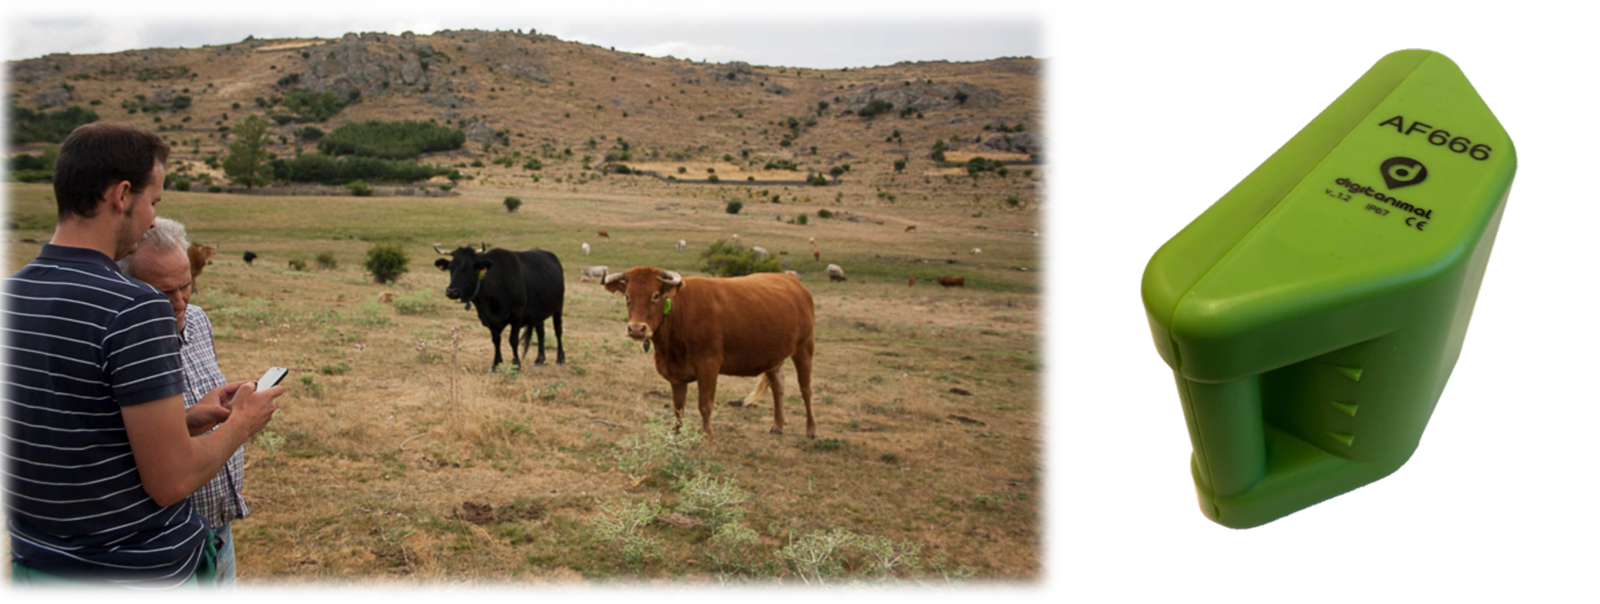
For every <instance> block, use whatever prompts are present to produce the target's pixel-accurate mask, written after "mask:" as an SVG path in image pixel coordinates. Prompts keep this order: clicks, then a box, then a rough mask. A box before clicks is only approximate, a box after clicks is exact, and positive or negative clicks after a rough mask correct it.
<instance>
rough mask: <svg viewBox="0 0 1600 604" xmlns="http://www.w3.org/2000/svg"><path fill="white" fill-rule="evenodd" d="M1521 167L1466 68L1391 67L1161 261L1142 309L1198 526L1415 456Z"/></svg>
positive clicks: (1406, 54) (1270, 507)
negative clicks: (1172, 406)
mask: <svg viewBox="0 0 1600 604" xmlns="http://www.w3.org/2000/svg"><path fill="white" fill-rule="evenodd" d="M1516 169H1517V156H1516V152H1515V150H1514V149H1513V148H1512V146H1511V138H1510V137H1509V136H1507V135H1506V132H1505V130H1504V129H1503V128H1501V127H1500V122H1499V121H1497V120H1496V119H1495V117H1494V115H1493V114H1492V113H1490V112H1489V108H1488V107H1487V106H1486V105H1485V104H1484V102H1483V100H1482V99H1481V98H1479V97H1478V93H1477V91H1475V90H1473V88H1472V85H1471V84H1469V83H1467V78H1466V77H1465V76H1464V75H1462V73H1461V70H1460V68H1458V67H1456V64H1455V63H1453V62H1451V61H1450V59H1448V58H1445V57H1444V55H1441V54H1438V53H1435V52H1430V51H1425V50H1403V51H1400V52H1396V53H1393V54H1390V55H1388V56H1386V57H1384V58H1383V59H1382V60H1380V61H1378V63H1377V64H1376V65H1374V66H1373V67H1372V69H1371V70H1368V71H1367V73H1366V74H1365V75H1363V76H1361V79H1359V80H1357V81H1356V83H1355V84H1354V85H1352V86H1350V88H1349V89H1348V90H1346V91H1345V92H1344V94H1342V95H1340V96H1339V98H1338V99H1336V100H1334V102H1333V104H1332V105H1329V106H1328V108H1327V109H1324V110H1323V111H1322V113H1321V114H1319V115H1318V116H1317V118H1316V119H1315V120H1312V122H1311V123H1310V124H1308V125H1306V127H1305V128H1303V129H1301V130H1300V132H1299V133H1298V134H1296V135H1295V136H1294V138H1292V139H1290V140H1289V142H1288V143H1286V144H1284V146H1283V147H1282V148H1280V149H1278V151H1277V152H1276V153H1273V154H1272V156H1271V157H1269V158H1267V160H1266V161H1265V162H1263V163H1262V164H1261V166H1260V167H1257V168H1256V169H1255V171H1254V172H1251V173H1250V175H1249V176H1247V177H1245V179H1244V180H1243V181H1241V182H1240V183H1239V184H1238V185H1235V186H1234V187H1233V189H1232V190H1230V191H1228V193H1227V194H1226V195H1224V196H1223V197H1222V199H1219V200H1217V202H1216V203H1215V204H1212V206H1211V207H1210V208H1208V209H1207V210H1206V211H1205V212H1204V213H1202V214H1201V215H1200V216H1199V217H1198V218H1196V219H1195V220H1194V221H1193V222H1191V223H1189V226H1187V227H1184V229H1183V230H1182V231H1179V232H1178V234H1177V235H1175V236H1173V238H1172V239H1171V240H1169V241H1167V243H1166V244H1165V245H1163V246H1161V249H1159V250H1157V251H1156V253H1155V256H1153V257H1151V259H1150V263H1149V265H1147V266H1146V267H1145V271H1144V279H1143V283H1142V290H1143V291H1142V294H1143V298H1144V308H1145V313H1146V315H1147V316H1148V318H1149V321H1150V331H1151V332H1152V334H1153V335H1154V337H1155V343H1156V349H1157V351H1159V352H1160V354H1161V358H1162V360H1165V361H1166V362H1167V364H1168V365H1170V366H1171V367H1172V371H1173V374H1174V376H1175V377H1176V378H1177V382H1178V397H1179V399H1180V400H1181V401H1182V403H1183V414H1184V419H1185V420H1187V422H1188V425H1189V439H1190V444H1191V445H1192V446H1193V447H1194V455H1193V457H1192V459H1191V464H1190V471H1191V472H1192V473H1193V475H1194V482H1195V490H1196V491H1197V492H1198V495H1199V498H1200V509H1201V511H1202V512H1204V513H1205V515H1206V516H1207V517H1209V518H1211V519H1212V520H1214V521H1216V522H1218V523H1219V524H1222V525H1224V526H1229V527H1233V528H1249V527H1253V526H1259V525H1262V524H1265V523H1268V522H1271V521H1273V520H1276V519H1278V518H1281V517H1283V516H1285V515H1288V514H1291V513H1293V512H1295V511H1298V510H1300V509H1302V508H1305V507H1308V506H1311V505H1315V504H1317V503H1319V502H1321V501H1323V500H1326V499H1329V498H1331V497H1335V496H1338V495H1340V494H1343V493H1346V492H1348V491H1351V490H1353V489H1356V488H1358V487H1361V486H1362V485H1365V484H1367V483H1370V482H1373V481H1375V480H1378V479H1380V478H1383V477H1384V476H1387V475H1389V474H1390V473H1391V472H1394V471H1395V470H1397V469H1399V468H1400V466H1402V465H1404V464H1405V462H1406V460H1408V459H1410V458H1411V454H1412V453H1413V452H1415V451H1416V449H1417V444H1418V442H1419V441H1420V440H1421V438H1422V430H1423V428H1424V427H1426V425H1427V423H1428V417H1429V416H1430V415H1432V414H1433V407H1434V405H1435V404H1436V403H1438V401H1439V395H1440V393H1441V392H1443V391H1444V386H1445V382H1446V380H1448V379H1449V378H1450V370H1451V369H1452V368H1454V367H1455V364H1456V358H1457V357H1458V356H1460V354H1461V343H1462V340H1463V339H1464V338H1465V337H1466V333H1467V321H1468V319H1470V318H1471V316H1472V306H1473V303H1474V302H1475V301H1476V300H1477V297H1478V286H1479V284H1481V283H1482V282H1483V274H1484V269H1485V268H1487V266H1488V264H1489V250H1490V248H1491V247H1493V245H1494V237H1495V232H1496V231H1497V230H1498V229H1499V226H1500V215H1501V212H1502V211H1503V210H1504V209H1505V200H1506V195H1507V194H1508V193H1509V192H1510V189H1511V179H1512V176H1513V175H1514V174H1515V172H1516Z"/></svg>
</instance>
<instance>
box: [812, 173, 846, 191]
mask: <svg viewBox="0 0 1600 604" xmlns="http://www.w3.org/2000/svg"><path fill="white" fill-rule="evenodd" d="M842 173H843V172H841V174H842ZM806 184H808V185H816V186H819V187H821V186H826V185H827V184H828V177H826V176H823V175H821V174H812V175H810V176H807V177H806Z"/></svg>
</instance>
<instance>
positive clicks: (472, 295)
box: [433, 244, 567, 369]
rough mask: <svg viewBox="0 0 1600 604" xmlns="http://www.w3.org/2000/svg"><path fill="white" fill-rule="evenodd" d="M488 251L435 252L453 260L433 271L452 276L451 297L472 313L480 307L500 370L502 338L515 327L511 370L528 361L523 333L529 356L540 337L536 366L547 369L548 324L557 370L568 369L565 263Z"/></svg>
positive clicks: (538, 254)
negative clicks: (563, 330)
mask: <svg viewBox="0 0 1600 604" xmlns="http://www.w3.org/2000/svg"><path fill="white" fill-rule="evenodd" d="M488 247H489V246H488V244H484V245H483V246H482V249H478V250H474V249H472V248H470V247H458V248H456V249H455V251H453V252H446V251H444V250H441V249H439V246H437V245H436V246H434V247H433V251H436V252H439V253H440V254H444V255H446V256H449V257H450V258H449V259H445V258H440V259H438V260H436V261H434V263H433V265H434V266H436V267H439V270H442V271H449V272H450V285H449V286H448V287H446V288H445V290H444V295H445V297H448V298H450V299H451V300H461V301H462V302H465V303H466V308H472V305H473V304H476V305H478V320H480V321H482V322H483V326H484V327H487V328H489V335H490V336H491V337H492V339H493V340H494V365H492V366H491V369H493V368H498V367H499V366H500V362H501V357H500V332H501V331H502V330H504V329H505V328H506V326H508V325H509V326H510V327H511V364H512V365H513V366H516V367H518V368H521V366H522V355H519V354H517V332H518V331H520V330H523V329H527V330H528V331H524V332H522V352H523V354H526V353H527V351H528V343H529V342H528V340H529V339H530V338H529V336H530V335H532V334H533V333H537V334H538V335H539V358H537V359H534V361H533V364H535V365H543V364H544V320H545V319H552V322H553V323H554V325H555V328H556V364H557V365H565V364H566V363H567V351H566V349H565V348H563V347H562V345H561V305H562V301H563V299H564V298H565V296H566V284H565V280H564V278H563V274H562V272H561V261H560V260H558V259H556V255H555V254H552V253H550V252H547V251H544V250H541V249H539V248H534V249H531V250H528V251H525V252H512V251H508V250H503V249H500V248H495V249H492V250H491V249H488Z"/></svg>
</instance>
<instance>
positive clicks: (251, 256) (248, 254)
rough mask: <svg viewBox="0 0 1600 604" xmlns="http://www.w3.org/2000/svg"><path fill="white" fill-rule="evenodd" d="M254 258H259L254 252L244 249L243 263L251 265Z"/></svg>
mask: <svg viewBox="0 0 1600 604" xmlns="http://www.w3.org/2000/svg"><path fill="white" fill-rule="evenodd" d="M256 258H259V256H256V253H255V252H251V251H245V253H244V263H245V264H249V265H252V266H253V265H254V263H255V261H256Z"/></svg>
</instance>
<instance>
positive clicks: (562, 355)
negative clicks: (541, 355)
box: [539, 309, 567, 365]
mask: <svg viewBox="0 0 1600 604" xmlns="http://www.w3.org/2000/svg"><path fill="white" fill-rule="evenodd" d="M551 323H552V324H554V325H555V328H556V364H557V365H565V364H567V349H565V348H562V347H561V311H560V310H559V309H558V310H556V314H555V315H554V316H553V317H551ZM539 348H541V349H543V348H544V344H539Z"/></svg>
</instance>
